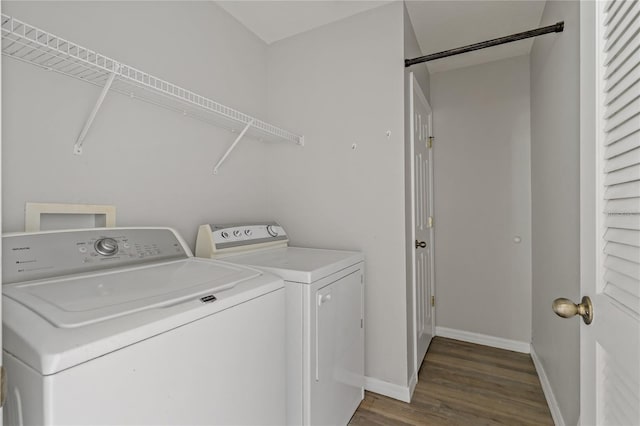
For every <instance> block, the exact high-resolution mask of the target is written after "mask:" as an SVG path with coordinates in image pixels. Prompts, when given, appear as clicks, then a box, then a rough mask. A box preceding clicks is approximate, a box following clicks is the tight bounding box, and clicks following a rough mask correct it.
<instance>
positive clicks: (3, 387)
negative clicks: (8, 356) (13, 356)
mask: <svg viewBox="0 0 640 426" xmlns="http://www.w3.org/2000/svg"><path fill="white" fill-rule="evenodd" d="M5 402H7V370H5V368H4V367H0V408H2V407H4V404H5Z"/></svg>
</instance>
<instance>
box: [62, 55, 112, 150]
mask: <svg viewBox="0 0 640 426" xmlns="http://www.w3.org/2000/svg"><path fill="white" fill-rule="evenodd" d="M119 71H120V66H117V67H116V71H114V72H112V73H111V74H110V75H109V78H108V79H107V82H106V83H105V84H104V87H103V88H102V91H101V92H100V96H98V100H97V101H96V104H95V105H94V106H93V109H92V110H91V113H90V114H89V117H88V118H87V121H86V122H85V123H84V126H83V127H82V131H81V132H80V135H79V136H78V139H77V140H76V143H75V144H74V145H73V153H74V154H76V155H82V144H83V142H84V138H85V137H86V136H87V133H88V132H89V129H90V128H91V125H92V124H93V120H95V118H96V115H98V111H99V110H100V107H101V106H102V102H104V98H105V97H106V96H107V92H109V89H110V88H111V85H112V84H113V80H114V79H115V78H116V74H118V72H119Z"/></svg>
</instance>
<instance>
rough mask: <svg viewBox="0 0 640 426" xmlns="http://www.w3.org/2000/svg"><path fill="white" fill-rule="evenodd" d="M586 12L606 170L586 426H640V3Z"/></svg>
mask: <svg viewBox="0 0 640 426" xmlns="http://www.w3.org/2000/svg"><path fill="white" fill-rule="evenodd" d="M586 3H589V2H586ZM583 7H595V11H594V16H595V19H593V21H594V22H593V25H594V26H596V30H595V34H596V37H595V40H596V42H595V45H596V49H595V55H594V56H595V62H596V73H595V79H596V85H595V86H596V87H597V90H596V93H595V103H596V113H595V114H596V122H595V138H594V139H595V140H594V143H595V144H596V147H597V148H596V163H597V164H598V170H597V173H596V182H597V190H596V192H595V193H596V197H595V198H596V199H595V205H596V206H597V208H596V213H595V215H596V220H595V222H596V239H595V248H596V256H595V258H596V265H597V266H596V270H595V274H594V276H595V278H594V279H593V280H585V281H584V282H583V283H582V286H583V290H584V293H585V294H587V295H591V297H592V299H593V313H594V320H593V324H592V325H591V326H583V328H582V329H581V340H582V348H581V356H582V358H583V360H582V361H583V368H582V370H581V371H582V373H581V379H582V384H581V390H582V392H583V395H581V405H582V410H581V423H582V424H598V425H608V426H615V425H640V1H638V0H633V1H621V0H616V1H609V2H595V3H590V4H586V5H584V6H583ZM584 23H585V22H584V21H583V25H584ZM583 102H584V100H583ZM588 107H589V106H588V105H585V104H584V103H583V104H582V108H588ZM583 118H584V117H583ZM583 166H585V164H584V163H583ZM583 184H584V181H583ZM583 207H584V206H583ZM583 223H584V222H583ZM583 261H584V258H583ZM583 270H584V268H583ZM591 281H592V282H591Z"/></svg>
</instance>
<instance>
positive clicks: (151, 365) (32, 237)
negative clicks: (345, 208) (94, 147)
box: [2, 228, 286, 425]
mask: <svg viewBox="0 0 640 426" xmlns="http://www.w3.org/2000/svg"><path fill="white" fill-rule="evenodd" d="M2 254H3V256H2V273H3V276H2V278H3V282H2V290H3V296H4V297H3V308H2V313H3V339H4V342H3V343H4V347H3V362H4V366H5V368H6V371H7V377H8V382H9V389H8V401H7V404H6V405H5V407H4V415H5V425H167V424H171V425H196V424H201V425H202V424H207V425H214V424H215V425H256V424H260V425H262V424H272V425H281V424H283V423H284V422H285V420H286V418H285V416H286V412H285V409H286V405H285V403H286V401H285V334H284V321H285V318H284V311H285V294H284V293H285V291H284V283H283V280H282V279H281V278H278V277H276V276H274V275H271V274H269V273H266V272H264V271H262V270H258V269H255V268H250V267H245V266H241V265H239V264H238V263H235V264H232V263H226V262H219V261H214V260H205V259H199V258H195V257H193V255H192V253H191V251H190V249H189V248H188V246H187V245H186V244H185V243H184V241H183V240H182V239H181V238H180V237H179V236H178V234H177V233H176V232H175V231H173V230H171V229H168V228H111V229H89V230H86V229H85V230H75V231H53V232H42V233H32V234H15V235H5V236H3V238H2Z"/></svg>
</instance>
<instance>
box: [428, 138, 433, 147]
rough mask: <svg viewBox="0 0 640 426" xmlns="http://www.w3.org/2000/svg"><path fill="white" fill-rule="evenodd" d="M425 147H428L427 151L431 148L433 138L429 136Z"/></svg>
mask: <svg viewBox="0 0 640 426" xmlns="http://www.w3.org/2000/svg"><path fill="white" fill-rule="evenodd" d="M427 146H428V147H429V149H431V148H433V136H429V139H428V141H427Z"/></svg>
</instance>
